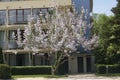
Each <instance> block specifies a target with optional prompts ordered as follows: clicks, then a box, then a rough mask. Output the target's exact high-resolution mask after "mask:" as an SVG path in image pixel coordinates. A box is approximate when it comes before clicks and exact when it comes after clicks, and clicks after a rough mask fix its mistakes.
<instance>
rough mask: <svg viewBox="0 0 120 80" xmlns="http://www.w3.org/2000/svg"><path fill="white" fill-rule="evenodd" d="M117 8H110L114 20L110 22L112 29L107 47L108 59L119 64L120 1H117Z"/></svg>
mask: <svg viewBox="0 0 120 80" xmlns="http://www.w3.org/2000/svg"><path fill="white" fill-rule="evenodd" d="M117 2H118V3H117V6H116V7H114V8H112V12H113V13H114V18H113V20H112V23H113V27H112V30H111V36H110V40H109V41H110V44H109V47H108V54H109V55H110V56H109V57H110V58H112V60H111V61H113V60H114V62H116V63H120V0H117Z"/></svg>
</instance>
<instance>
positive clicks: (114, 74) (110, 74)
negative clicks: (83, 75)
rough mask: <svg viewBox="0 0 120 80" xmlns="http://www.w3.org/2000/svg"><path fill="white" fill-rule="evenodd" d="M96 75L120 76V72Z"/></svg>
mask: <svg viewBox="0 0 120 80" xmlns="http://www.w3.org/2000/svg"><path fill="white" fill-rule="evenodd" d="M96 76H107V77H114V76H119V77H120V73H113V74H112V73H109V74H96Z"/></svg>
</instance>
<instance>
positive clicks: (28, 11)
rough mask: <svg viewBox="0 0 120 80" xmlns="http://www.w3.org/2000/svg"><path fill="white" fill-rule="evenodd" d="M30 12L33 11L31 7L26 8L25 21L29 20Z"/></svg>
mask: <svg viewBox="0 0 120 80" xmlns="http://www.w3.org/2000/svg"><path fill="white" fill-rule="evenodd" d="M30 13H31V11H30V9H25V10H24V22H27V19H28V15H30Z"/></svg>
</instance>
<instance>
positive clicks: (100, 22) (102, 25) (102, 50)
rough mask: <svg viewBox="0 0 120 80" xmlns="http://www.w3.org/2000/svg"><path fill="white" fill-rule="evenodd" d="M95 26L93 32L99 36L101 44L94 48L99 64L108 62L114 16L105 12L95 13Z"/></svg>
mask: <svg viewBox="0 0 120 80" xmlns="http://www.w3.org/2000/svg"><path fill="white" fill-rule="evenodd" d="M93 19H94V27H93V30H92V32H93V33H95V34H97V35H98V36H99V46H98V47H97V48H95V49H94V50H93V52H92V53H94V55H95V57H96V63H97V64H106V63H108V62H109V61H108V56H107V48H108V46H109V44H110V41H109V38H110V36H111V31H112V23H111V21H112V20H113V17H112V16H106V15H105V14H93Z"/></svg>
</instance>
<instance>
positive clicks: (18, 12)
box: [17, 10, 24, 23]
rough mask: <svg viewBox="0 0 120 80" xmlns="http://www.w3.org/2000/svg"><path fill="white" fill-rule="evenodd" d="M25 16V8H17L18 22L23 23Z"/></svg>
mask: <svg viewBox="0 0 120 80" xmlns="http://www.w3.org/2000/svg"><path fill="white" fill-rule="evenodd" d="M23 18H24V17H23V10H17V23H22V22H23Z"/></svg>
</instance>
